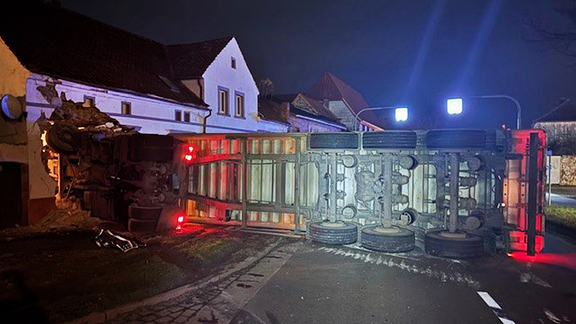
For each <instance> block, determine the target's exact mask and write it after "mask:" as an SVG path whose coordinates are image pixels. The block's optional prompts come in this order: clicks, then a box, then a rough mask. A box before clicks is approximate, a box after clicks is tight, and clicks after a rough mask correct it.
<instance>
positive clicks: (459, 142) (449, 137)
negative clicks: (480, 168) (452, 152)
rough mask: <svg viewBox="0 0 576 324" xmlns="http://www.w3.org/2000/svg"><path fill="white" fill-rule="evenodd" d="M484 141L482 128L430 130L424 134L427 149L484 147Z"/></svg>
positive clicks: (484, 135)
mask: <svg viewBox="0 0 576 324" xmlns="http://www.w3.org/2000/svg"><path fill="white" fill-rule="evenodd" d="M486 143H487V142H486V131H485V130H482V129H444V130H432V131H429V132H428V134H426V146H427V147H428V148H429V149H485V148H486Z"/></svg>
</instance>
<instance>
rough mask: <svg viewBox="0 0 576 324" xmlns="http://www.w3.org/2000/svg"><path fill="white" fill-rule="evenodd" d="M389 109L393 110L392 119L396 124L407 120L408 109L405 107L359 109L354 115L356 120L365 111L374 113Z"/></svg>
mask: <svg viewBox="0 0 576 324" xmlns="http://www.w3.org/2000/svg"><path fill="white" fill-rule="evenodd" d="M390 109H394V110H395V111H394V119H396V121H397V122H405V121H407V120H408V108H406V107H368V108H364V109H361V110H360V111H359V112H357V113H356V114H355V117H356V119H359V118H358V116H360V114H361V113H363V112H365V111H374V110H390Z"/></svg>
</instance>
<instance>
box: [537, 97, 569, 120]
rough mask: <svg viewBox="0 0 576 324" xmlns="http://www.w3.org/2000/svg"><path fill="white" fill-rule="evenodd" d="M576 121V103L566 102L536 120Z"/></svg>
mask: <svg viewBox="0 0 576 324" xmlns="http://www.w3.org/2000/svg"><path fill="white" fill-rule="evenodd" d="M564 121H576V103H572V102H566V103H565V104H561V105H559V106H558V107H557V108H555V109H552V110H551V111H549V112H548V113H546V114H544V115H543V116H542V117H540V118H538V119H536V120H535V122H536V123H541V122H564Z"/></svg>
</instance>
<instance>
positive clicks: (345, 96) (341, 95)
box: [306, 72, 385, 126]
mask: <svg viewBox="0 0 576 324" xmlns="http://www.w3.org/2000/svg"><path fill="white" fill-rule="evenodd" d="M306 95H307V96H309V97H311V98H313V99H316V100H322V99H328V100H330V101H339V100H343V101H344V102H345V103H346V104H347V105H348V106H349V107H350V108H351V109H352V110H353V111H354V112H355V113H358V112H359V111H360V110H362V109H364V108H368V107H370V106H369V105H368V103H367V102H366V100H365V99H364V97H363V96H362V94H360V93H359V92H358V91H356V90H354V89H353V88H352V87H350V86H349V85H347V84H346V83H344V82H343V81H342V80H340V79H338V78H337V77H335V76H334V75H333V74H332V73H329V72H326V73H324V75H323V76H322V77H321V78H320V80H318V81H317V82H316V84H314V85H313V86H312V88H310V90H309V91H308V92H307V93H306ZM360 119H362V120H365V121H367V122H370V123H372V124H374V125H376V126H381V125H383V124H385V120H384V119H382V118H378V117H377V116H376V115H375V114H374V113H372V112H371V111H366V112H363V113H362V115H360Z"/></svg>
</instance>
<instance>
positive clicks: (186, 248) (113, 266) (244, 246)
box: [0, 226, 279, 323]
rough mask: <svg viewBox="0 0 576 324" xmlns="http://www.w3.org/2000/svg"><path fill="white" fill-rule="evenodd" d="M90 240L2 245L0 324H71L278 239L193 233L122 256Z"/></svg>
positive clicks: (84, 236)
mask: <svg viewBox="0 0 576 324" xmlns="http://www.w3.org/2000/svg"><path fill="white" fill-rule="evenodd" d="M95 234H96V233H95V232H93V231H72V232H65V233H62V232H59V233H47V234H43V235H36V236H31V237H22V238H16V239H12V240H10V241H3V242H0V318H6V316H8V317H10V315H14V312H18V313H19V315H18V316H22V315H24V316H33V318H34V320H33V321H34V322H39V320H38V319H40V318H47V319H48V321H49V322H50V323H59V322H62V321H68V320H72V319H75V318H79V317H82V316H84V315H87V314H89V313H91V312H95V311H102V310H106V309H109V308H112V307H114V306H117V305H121V304H125V303H128V302H132V301H137V300H141V299H144V298H147V297H151V296H154V295H156V294H159V293H162V292H164V291H167V290H170V289H172V288H175V287H178V286H181V285H183V284H188V283H193V282H195V281H198V280H199V279H201V278H204V277H206V276H208V275H211V274H215V273H217V272H219V271H221V270H222V269H224V268H225V267H226V266H228V265H230V264H233V263H234V262H238V261H241V260H244V259H245V258H246V257H247V256H249V255H254V254H255V253H257V251H260V250H262V249H264V248H265V247H266V246H268V245H269V244H272V243H273V242H275V241H276V240H278V239H279V238H278V237H275V236H266V235H258V234H248V233H243V232H238V231H235V230H233V229H225V228H223V227H209V226H193V227H190V228H185V232H184V233H181V234H179V235H176V234H171V235H170V234H166V235H153V236H150V237H147V238H146V239H145V240H146V243H147V246H145V247H142V248H138V249H135V250H132V251H129V252H127V253H122V252H121V251H119V250H116V249H110V248H99V247H98V246H96V244H95V243H94V242H93V240H92V239H93V237H94V236H95ZM31 314H34V315H31ZM22 320H24V321H25V318H23V319H22Z"/></svg>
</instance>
